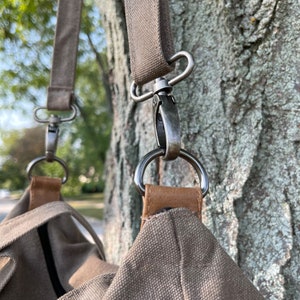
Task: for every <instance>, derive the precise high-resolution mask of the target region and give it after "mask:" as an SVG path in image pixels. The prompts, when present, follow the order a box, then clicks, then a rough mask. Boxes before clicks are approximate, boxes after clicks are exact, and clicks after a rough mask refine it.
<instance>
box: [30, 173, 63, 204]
mask: <svg viewBox="0 0 300 300" xmlns="http://www.w3.org/2000/svg"><path fill="white" fill-rule="evenodd" d="M60 189H61V179H60V178H50V177H40V176H33V177H32V179H31V183H30V201H29V207H28V210H32V209H34V208H37V207H39V206H42V205H43V204H46V203H49V202H53V201H59V200H60Z"/></svg>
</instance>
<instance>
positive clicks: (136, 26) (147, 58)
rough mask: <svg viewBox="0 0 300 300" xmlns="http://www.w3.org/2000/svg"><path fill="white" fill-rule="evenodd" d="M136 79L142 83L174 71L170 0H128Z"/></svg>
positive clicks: (132, 70)
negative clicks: (171, 62) (170, 59)
mask: <svg viewBox="0 0 300 300" xmlns="http://www.w3.org/2000/svg"><path fill="white" fill-rule="evenodd" d="M125 13H126V23H127V32H128V40H129V54H130V65H131V73H132V77H133V80H134V81H135V83H136V84H138V85H143V84H145V83H147V82H150V81H152V80H154V79H155V78H158V77H162V76H164V75H166V74H168V73H169V72H171V71H172V70H173V67H172V66H171V65H169V64H168V60H169V58H170V57H171V56H172V55H173V54H174V45H173V37H172V32H171V25H170V13H169V1H168V0H125Z"/></svg>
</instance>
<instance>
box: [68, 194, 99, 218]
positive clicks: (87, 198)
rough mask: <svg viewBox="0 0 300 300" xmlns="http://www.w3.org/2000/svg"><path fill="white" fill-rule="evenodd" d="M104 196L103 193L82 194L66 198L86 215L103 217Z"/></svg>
mask: <svg viewBox="0 0 300 300" xmlns="http://www.w3.org/2000/svg"><path fill="white" fill-rule="evenodd" d="M103 198H104V196H103V194H101V193H92V194H81V195H77V196H74V197H73V196H72V197H70V198H66V201H67V202H68V203H69V204H70V205H71V206H72V207H74V208H75V209H76V210H77V211H78V212H79V213H81V214H82V215H84V216H86V217H92V218H96V219H98V220H102V219H103V211H104V203H103V200H104V199H103Z"/></svg>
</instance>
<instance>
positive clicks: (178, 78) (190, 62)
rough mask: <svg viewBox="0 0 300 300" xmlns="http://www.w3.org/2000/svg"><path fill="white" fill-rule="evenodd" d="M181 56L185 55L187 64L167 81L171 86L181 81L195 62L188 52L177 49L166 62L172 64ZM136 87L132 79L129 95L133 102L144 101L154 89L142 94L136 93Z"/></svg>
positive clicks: (152, 93) (188, 73) (189, 72)
mask: <svg viewBox="0 0 300 300" xmlns="http://www.w3.org/2000/svg"><path fill="white" fill-rule="evenodd" d="M182 57H185V58H186V59H187V66H186V68H185V70H184V71H183V72H182V73H181V74H179V75H177V76H176V77H174V78H172V79H170V80H169V82H168V83H169V85H170V86H171V87H172V86H174V85H175V84H177V83H178V82H180V81H182V80H183V79H185V78H186V77H188V76H189V75H190V74H191V73H192V71H193V69H194V65H195V63H194V60H193V57H192V55H191V54H190V53H188V52H186V51H179V52H177V53H175V54H174V55H173V56H172V57H171V58H170V59H169V60H168V63H169V64H172V63H174V62H175V61H177V60H179V59H180V58H182ZM137 87H138V85H137V84H136V83H135V82H134V81H133V82H132V84H131V86H130V95H131V98H132V99H133V100H134V101H135V102H143V101H146V100H148V99H150V98H152V97H153V95H154V93H155V91H150V92H147V93H145V94H142V95H137Z"/></svg>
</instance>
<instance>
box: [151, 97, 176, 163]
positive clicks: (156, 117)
mask: <svg viewBox="0 0 300 300" xmlns="http://www.w3.org/2000/svg"><path fill="white" fill-rule="evenodd" d="M153 124H154V132H155V136H156V141H157V145H158V147H160V148H163V149H164V151H165V152H164V157H163V159H164V160H174V159H176V158H177V157H178V156H179V153H180V147H181V146H180V145H181V138H180V122H179V115H178V110H177V106H176V103H175V100H174V98H173V96H168V95H156V94H155V95H154V97H153Z"/></svg>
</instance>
